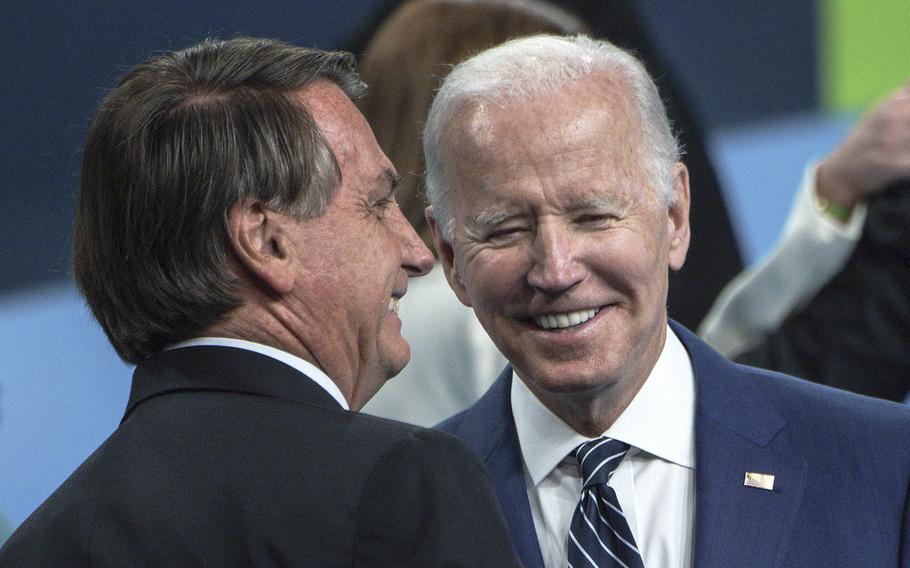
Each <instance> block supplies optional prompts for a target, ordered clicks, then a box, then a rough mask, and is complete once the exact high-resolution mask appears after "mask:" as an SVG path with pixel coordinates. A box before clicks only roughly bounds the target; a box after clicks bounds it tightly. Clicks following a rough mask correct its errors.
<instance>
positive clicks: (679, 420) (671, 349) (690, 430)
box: [511, 327, 695, 485]
mask: <svg viewBox="0 0 910 568" xmlns="http://www.w3.org/2000/svg"><path fill="white" fill-rule="evenodd" d="M511 400H512V414H513V416H514V419H515V428H516V430H517V432H518V441H519V444H520V445H521V453H522V456H523V457H524V461H525V466H526V467H527V468H528V473H529V474H530V476H531V480H532V481H533V482H534V485H537V484H539V483H540V482H541V481H543V479H544V478H546V477H547V476H548V475H549V474H550V472H551V471H553V469H554V468H555V467H556V466H557V465H559V464H560V462H562V460H563V459H565V458H566V456H567V455H568V454H569V453H570V452H571V451H572V450H574V449H575V447H576V446H578V445H579V444H581V443H583V442H586V441H588V440H589V439H590V438H588V437H587V436H584V435H582V434H579V433H578V432H576V431H575V430H574V429H573V428H572V427H571V426H569V425H568V424H566V423H565V422H564V421H563V420H562V419H561V418H559V417H558V416H556V415H555V414H553V412H551V411H550V409H548V408H547V407H546V406H544V404H543V403H542V402H540V401H539V400H538V399H537V397H536V396H534V394H533V393H532V392H531V391H530V390H529V389H528V387H527V386H526V385H525V384H524V382H522V381H521V379H520V378H518V375H517V374H515V373H513V377H512V391H511ZM655 417H659V418H658V419H655ZM694 423H695V380H694V374H693V371H692V363H691V361H690V360H689V355H688V353H686V349H685V347H683V345H682V343H681V342H680V341H679V339H678V338H677V337H676V334H674V333H673V331H672V330H671V329H669V327H668V328H667V339H666V341H665V342H664V347H663V350H662V351H661V353H660V356H659V357H658V359H657V363H655V365H654V368H653V369H652V370H651V374H650V375H648V378H647V379H646V380H645V383H644V384H643V385H642V387H641V389H640V390H639V391H638V393H637V394H636V395H635V398H633V399H632V401H631V402H630V403H629V406H628V407H626V409H625V410H624V411H623V413H622V414H621V415H620V416H619V418H617V419H616V422H614V423H613V425H612V426H610V427H609V428H608V429H607V431H606V432H604V435H606V436H610V437H611V438H616V439H617V440H621V441H623V442H625V443H627V444H629V445H630V446H632V447H634V448H638V449H639V450H641V451H644V452H647V453H649V454H652V455H654V456H656V457H658V458H660V459H663V460H666V461H670V462H673V463H675V464H677V465H680V466H682V467H686V468H689V469H692V468H694V467H695V441H694V436H693V434H694Z"/></svg>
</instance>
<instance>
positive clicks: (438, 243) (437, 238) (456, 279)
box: [424, 205, 471, 308]
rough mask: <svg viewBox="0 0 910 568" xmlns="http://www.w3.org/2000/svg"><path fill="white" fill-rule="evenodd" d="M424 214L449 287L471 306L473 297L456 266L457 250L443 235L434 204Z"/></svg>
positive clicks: (463, 301) (462, 301)
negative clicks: (469, 294) (434, 213)
mask: <svg viewBox="0 0 910 568" xmlns="http://www.w3.org/2000/svg"><path fill="white" fill-rule="evenodd" d="M424 215H426V218H427V223H428V224H429V225H430V230H432V231H433V245H434V246H435V247H436V252H437V253H438V254H439V262H440V264H442V270H443V273H444V274H445V275H446V280H448V282H449V287H450V288H452V291H453V292H455V295H456V296H457V297H458V299H459V300H460V301H461V303H462V304H464V305H466V306H467V307H469V308H470V307H471V299H470V298H469V297H468V291H467V289H466V288H465V286H464V282H463V281H462V280H461V274H459V273H458V269H457V268H456V267H455V251H454V250H453V249H452V244H451V243H449V242H447V241H446V240H445V238H444V237H443V233H442V231H443V228H442V227H440V226H439V223H437V222H436V217H435V216H434V215H433V206H432V205H431V206H430V207H427V208H426V211H424Z"/></svg>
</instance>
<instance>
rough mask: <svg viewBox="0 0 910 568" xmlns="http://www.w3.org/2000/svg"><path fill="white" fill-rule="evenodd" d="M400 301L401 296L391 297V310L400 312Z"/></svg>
mask: <svg viewBox="0 0 910 568" xmlns="http://www.w3.org/2000/svg"><path fill="white" fill-rule="evenodd" d="M398 302H399V298H395V297H391V298H389V311H390V312H392V313H396V314H397V313H398Z"/></svg>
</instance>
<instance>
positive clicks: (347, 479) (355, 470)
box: [0, 347, 517, 568]
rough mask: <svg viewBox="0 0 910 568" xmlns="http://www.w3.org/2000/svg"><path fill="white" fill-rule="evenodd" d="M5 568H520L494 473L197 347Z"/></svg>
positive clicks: (152, 381)
mask: <svg viewBox="0 0 910 568" xmlns="http://www.w3.org/2000/svg"><path fill="white" fill-rule="evenodd" d="M0 565H2V566H4V567H5V566H10V567H12V566H16V567H22V566H29V567H33V566H54V567H57V566H68V567H69V566H111V567H114V566H116V567H122V566H219V567H221V566H295V567H296V566H313V567H320V568H322V567H331V566H346V567H350V566H369V567H376V566H408V567H414V566H465V567H475V566H517V561H516V560H515V558H514V554H513V553H512V551H511V549H510V547H509V538H508V536H507V533H506V529H505V526H504V522H503V520H502V517H501V514H500V513H499V510H498V507H497V506H496V502H495V499H494V497H493V495H492V493H491V491H490V487H489V482H488V479H487V476H486V474H485V473H484V471H483V468H482V467H481V466H480V464H479V463H477V460H476V459H475V458H474V457H473V456H472V455H471V454H470V452H469V451H468V450H467V449H466V448H465V447H464V446H463V444H461V443H460V442H459V441H458V440H456V439H454V438H452V437H451V436H448V435H445V434H443V433H441V432H435V431H430V430H424V429H420V428H416V427H413V426H407V425H404V424H401V423H398V422H393V421H389V420H383V419H378V418H374V417H371V416H366V415H361V414H357V413H353V412H348V411H345V410H343V409H342V408H341V407H340V406H339V405H338V403H337V402H336V401H335V400H334V399H332V398H331V396H330V395H329V394H328V393H326V392H325V391H324V390H323V389H322V388H321V387H319V386H318V385H317V384H315V383H314V382H312V381H310V380H308V379H307V378H306V377H304V376H303V375H301V374H300V373H298V372H297V371H296V370H294V369H292V368H291V367H289V366H287V365H285V364H283V363H281V362H278V361H276V360H273V359H271V358H268V357H265V356H262V355H258V354H256V353H252V352H249V351H244V350H240V349H234V348H224V347H192V348H185V349H178V350H174V351H169V352H165V353H163V354H161V355H159V356H156V357H154V358H153V359H151V360H149V361H148V362H146V363H143V364H141V365H140V366H139V367H138V368H137V370H136V373H135V375H134V378H133V390H132V394H131V396H130V401H129V406H128V409H127V411H126V416H125V418H124V419H123V422H122V423H121V425H120V427H119V428H118V429H117V431H116V432H114V434H113V435H112V436H111V437H110V438H109V439H108V440H107V441H106V442H105V443H104V444H103V445H102V446H101V447H100V448H99V449H98V450H97V451H95V453H94V454H92V456H91V457H89V458H88V460H86V461H85V463H83V464H82V465H81V466H80V467H79V468H78V469H77V470H76V472H75V473H73V475H72V476H71V477H70V478H69V479H68V480H67V481H66V482H65V483H64V484H63V485H62V486H61V487H60V488H59V489H58V490H57V491H56V492H55V493H54V494H53V495H52V496H51V497H50V498H49V499H48V500H47V501H46V502H45V503H44V504H43V505H42V506H41V507H40V508H39V509H38V510H37V511H36V512H35V513H33V514H32V515H31V516H30V517H29V518H28V519H27V520H26V521H25V523H24V524H23V525H22V527H20V528H19V529H18V530H17V531H16V532H15V533H14V534H13V536H12V537H11V538H10V539H9V541H8V542H7V543H6V545H5V546H4V548H3V549H2V550H0Z"/></svg>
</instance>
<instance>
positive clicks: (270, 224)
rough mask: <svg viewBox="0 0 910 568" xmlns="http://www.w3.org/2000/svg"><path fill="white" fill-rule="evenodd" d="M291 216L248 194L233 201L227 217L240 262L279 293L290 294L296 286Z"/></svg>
mask: <svg viewBox="0 0 910 568" xmlns="http://www.w3.org/2000/svg"><path fill="white" fill-rule="evenodd" d="M289 220H290V219H289V218H288V217H287V216H286V215H283V214H281V213H278V212H277V211H273V210H271V209H269V208H268V207H267V206H266V205H265V204H264V203H263V202H262V201H261V200H259V199H257V198H255V197H245V198H243V199H241V200H240V201H238V202H237V203H235V204H234V205H232V206H231V209H230V211H228V217H227V226H228V233H229V238H230V241H231V249H232V250H233V251H234V256H235V258H236V259H237V262H238V264H239V265H240V266H241V267H242V268H243V269H245V271H246V272H247V273H248V274H251V275H253V276H254V277H255V278H257V279H258V280H259V282H260V284H261V285H264V286H265V287H266V288H268V289H270V290H271V291H272V292H274V293H277V294H287V293H288V292H290V291H291V290H292V289H293V288H294V279H295V272H294V267H293V259H294V253H293V241H292V240H291V239H290V238H289V235H288V234H287V223H288V222H289Z"/></svg>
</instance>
